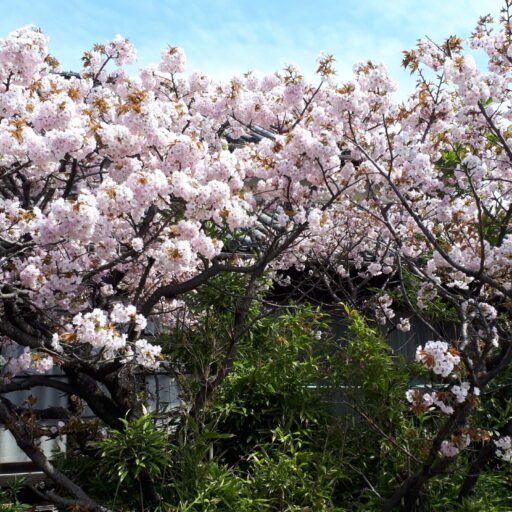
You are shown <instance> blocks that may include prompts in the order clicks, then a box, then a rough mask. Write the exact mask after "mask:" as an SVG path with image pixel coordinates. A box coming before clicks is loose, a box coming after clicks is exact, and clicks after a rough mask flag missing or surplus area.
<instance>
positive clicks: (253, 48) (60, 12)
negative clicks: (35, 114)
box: [0, 0, 501, 92]
mask: <svg viewBox="0 0 512 512" xmlns="http://www.w3.org/2000/svg"><path fill="white" fill-rule="evenodd" d="M4 2H5V0H4ZM5 4H6V2H5ZM500 7H501V2H500V1H499V0H387V1H386V0H338V1H334V0H308V1H302V0H295V1H292V0H259V1H258V0H250V1H248V0H238V1H237V0H229V1H224V0H188V1H187V0H179V1H177V0H167V1H164V2H160V1H156V0H137V1H134V0H124V1H122V0H103V1H98V0H87V1H86V0H65V1H63V0H16V1H15V2H11V3H10V4H9V9H7V8H6V5H4V8H3V9H2V11H3V12H2V16H1V19H0V37H5V36H6V35H7V34H8V33H9V32H10V31H12V30H14V29H16V28H18V27H19V26H22V25H26V24H29V23H33V24H35V25H37V26H38V27H40V28H42V29H43V31H44V32H45V33H47V34H48V35H49V36H50V38H51V40H50V51H51V53H52V54H53V55H54V56H55V57H57V59H58V60H60V62H61V63H62V64H63V66H64V68H65V69H72V70H77V69H79V68H80V56H81V54H82V52H83V51H84V50H86V49H88V48H90V47H91V45H92V44H93V43H96V42H103V41H105V40H107V39H111V38H113V37H114V36H115V35H116V34H122V35H123V36H125V37H127V38H128V39H130V41H132V42H133V43H134V44H135V46H136V47H137V50H138V53H139V64H140V65H141V66H144V65H147V64H149V63H151V62H157V61H158V59H159V50H160V48H164V47H166V46H167V44H172V45H173V46H182V47H183V48H184V49H185V51H186V53H187V58H188V63H189V64H188V69H189V70H190V71H193V70H201V71H203V72H205V73H208V74H209V75H212V76H214V77H217V78H229V77H231V76H232V75H235V74H240V73H244V72H246V71H248V70H259V71H261V72H264V73H265V72H272V71H276V70H278V69H281V68H282V67H284V66H285V65H287V64H297V65H299V67H300V68H301V69H302V70H303V71H304V72H305V73H306V74H307V75H309V74H312V72H313V70H314V68H315V57H316V55H317V54H318V52H319V51H320V50H324V51H325V52H327V53H332V54H334V56H335V57H336V68H337V70H338V75H339V77H340V81H344V80H345V79H348V78H349V77H350V71H351V68H352V65H353V64H354V63H355V62H357V61H360V60H367V59H369V58H371V59H372V60H374V61H376V62H383V63H385V64H386V66H387V67H388V68H389V70H390V73H391V75H392V77H393V78H394V79H395V80H396V81H397V82H399V84H400V85H401V87H402V88H404V89H408V88H409V87H410V84H411V81H410V79H409V78H408V75H407V73H406V72H405V71H403V70H401V68H400V61H401V58H402V54H401V52H402V50H406V49H410V48H412V47H413V46H414V43H415V41H416V40H417V39H418V38H420V37H423V36H424V35H429V36H430V37H431V38H433V39H435V40H440V39H442V38H443V37H446V36H448V35H452V34H457V35H462V36H465V35H468V34H469V32H470V31H471V30H472V29H473V27H474V25H475V23H476V21H477V19H478V17H479V16H480V15H482V14H486V13H489V12H490V13H493V14H497V13H498V12H499V9H500ZM403 92H405V91H403Z"/></svg>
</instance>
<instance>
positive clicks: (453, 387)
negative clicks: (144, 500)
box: [0, 0, 512, 510]
mask: <svg viewBox="0 0 512 512" xmlns="http://www.w3.org/2000/svg"><path fill="white" fill-rule="evenodd" d="M509 8H510V4H509V2H508V0H507V2H506V7H505V10H504V14H503V20H502V24H501V28H498V29H495V28H493V27H494V26H493V21H492V20H491V19H490V18H489V17H484V18H482V19H481V20H480V22H479V24H478V27H477V29H476V31H475V33H474V34H473V35H472V36H471V37H470V38H469V41H468V43H469V45H470V47H472V48H479V49H483V50H484V52H485V53H486V54H487V56H488V61H489V66H488V69H487V70H486V71H484V72H483V71H480V70H479V69H478V68H477V66H476V64H475V61H474V59H473V57H472V56H471V55H470V54H468V53H466V52H465V51H464V49H463V47H462V41H461V40H459V39H458V38H456V37H451V38H449V39H448V40H447V41H446V42H445V43H444V44H440V45H437V44H435V43H434V42H432V41H430V40H428V39H425V40H421V41H420V42H419V43H418V46H417V47H416V48H415V49H414V50H412V51H410V52H406V54H405V58H404V65H405V66H406V67H408V68H409V69H411V71H412V72H414V73H416V74H417V76H418V82H417V87H416V89H415V91H414V92H413V93H412V94H411V95H410V97H409V98H408V99H407V100H406V101H404V102H400V101H397V100H396V99H395V97H394V93H395V91H396V87H395V85H394V83H393V82H392V81H391V80H390V79H389V77H388V76H387V74H386V71H385V69H384V67H383V66H381V65H376V64H374V63H372V62H367V63H361V64H357V65H356V66H355V68H354V78H353V80H351V81H348V82H346V83H341V84H340V83H338V81H337V80H336V78H335V71H334V68H333V61H334V59H333V58H332V57H331V56H327V55H320V57H319V58H318V66H319V67H318V78H317V81H316V83H315V84H311V83H310V82H308V80H306V79H305V78H304V77H303V76H301V75H300V72H299V70H298V69H297V68H295V67H292V66H290V67H288V68H287V69H286V70H284V71H283V72H281V73H276V74H271V75H264V76H260V75H258V74H256V73H247V74H245V75H241V76H235V77H234V78H233V79H232V80H231V81H229V82H216V81H214V80H211V79H209V78H208V77H206V76H203V75H202V74H200V73H193V74H190V75H188V76H186V75H184V74H183V73H184V70H185V54H184V52H183V50H182V49H180V48H174V47H169V48H167V49H164V50H162V54H161V61H160V64H159V65H158V66H152V67H147V68H143V69H141V70H140V72H139V74H138V75H137V76H128V75H127V73H126V72H125V70H124V69H123V66H124V65H126V64H132V63H133V62H135V59H136V54H135V49H134V48H133V47H132V46H131V44H130V43H129V42H128V41H127V40H125V39H124V38H122V37H120V36H117V37H116V38H115V39H114V40H113V41H112V42H106V43H105V44H102V45H96V46H95V47H94V48H93V49H92V50H91V51H89V52H87V53H85V54H84V57H83V63H84V67H83V69H82V70H81V72H80V73H79V74H73V73H62V72H61V70H60V68H59V65H58V62H57V61H56V60H55V59H53V58H52V57H50V56H49V54H48V51H47V48H46V43H47V38H46V36H45V35H44V34H42V33H41V32H40V31H38V30H36V29H34V28H33V27H24V28H21V29H19V30H17V31H15V32H13V33H11V34H10V35H9V36H8V37H7V38H6V39H5V40H2V41H1V42H0V62H1V66H0V83H1V92H0V118H1V120H0V195H1V204H0V225H1V233H0V235H1V238H0V258H1V267H0V268H1V272H2V286H1V290H0V292H1V295H0V299H1V303H2V309H1V315H2V318H1V323H0V334H1V336H2V338H1V340H2V353H3V358H2V361H1V362H2V366H1V376H2V382H1V384H0V393H1V395H0V420H1V421H2V422H3V423H4V424H5V425H6V426H7V427H8V428H9V430H10V431H11V433H12V434H13V436H14V437H15V439H16V441H17V443H18V444H19V446H20V447H21V448H22V449H23V450H24V451H25V452H26V453H27V455H28V456H29V457H30V458H31V459H32V460H33V461H34V463H35V464H36V465H37V466H38V467H40V468H41V469H42V470H43V471H44V472H45V473H46V474H47V475H48V476H49V477H50V478H51V479H52V480H53V481H54V482H55V483H56V484H57V485H58V486H59V487H60V488H61V489H62V490H64V492H65V493H66V495H67V496H68V497H63V496H59V495H57V494H55V493H50V494H48V497H49V498H51V499H52V500H53V501H55V502H56V503H60V504H63V505H66V506H71V505H80V506H82V507H84V508H86V509H90V510H104V507H102V506H101V505H100V504H97V503H95V502H94V501H93V500H92V499H91V498H90V497H89V496H87V495H86V494H85V493H84V491H83V490H82V489H81V488H80V487H79V486H78V485H77V483H76V482H72V481H71V480H70V479H69V478H68V477H66V475H65V474H64V473H62V472H61V471H59V470H58V469H56V468H55V467H54V466H53V465H52V463H51V461H50V460H48V458H47V457H45V455H44V454H43V453H42V451H41V450H39V449H38V439H39V438H40V437H41V436H42V435H45V434H46V433H47V432H46V430H45V428H43V427H42V426H41V423H40V420H42V419H54V420H60V421H62V422H64V425H65V424H66V422H67V421H68V420H69V419H70V417H71V411H70V410H68V409H62V408H55V407H53V408H50V409H37V408H36V406H34V405H33V404H32V405H31V404H25V405H23V406H20V405H19V404H15V403H13V402H12V401H11V400H9V398H8V397H7V396H6V394H7V393H9V392H12V391H16V390H26V389H31V388H33V387H35V386H46V387H50V388H54V389H57V390H60V391H62V392H63V393H65V394H67V395H68V396H72V397H73V398H74V399H75V400H81V401H83V402H84V403H85V404H87V405H88V406H89V407H90V408H91V410H92V411H93V412H94V414H95V415H96V416H97V417H98V418H99V419H100V420H101V421H102V422H104V423H105V424H106V425H107V426H109V427H112V428H118V429H119V428H122V427H123V425H122V423H121V422H120V420H119V418H124V417H126V416H127V415H135V416H136V415H137V414H140V413H141V398H140V397H141V394H143V393H144V391H145V380H144V376H145V375H146V374H147V373H149V372H151V371H154V370H155V369H156V368H157V367H159V366H160V367H161V368H162V370H163V371H166V370H168V369H169V364H170V362H169V361H168V360H166V358H165V357H164V356H162V354H161V347H160V346H159V345H158V343H157V341H156V339H155V336H154V333H155V332H163V331H166V330H167V331H168V332H171V335H172V326H173V325H174V324H175V322H176V319H177V317H178V315H182V313H183V311H186V310H187V302H186V297H187V294H188V293H190V292H193V291H194V290H198V289H199V288H201V287H202V286H204V285H205V284H207V283H208V282H209V281H211V280H212V279H213V278H215V277H216V276H218V275H221V274H230V273H233V274H239V275H241V276H243V278H244V287H245V288H244V292H243V293H242V294H241V295H240V297H239V299H238V301H237V308H236V313H235V315H234V317H233V323H232V325H230V326H229V328H228V332H229V336H228V339H227V340H226V343H225V346H224V347H223V357H222V363H221V364H220V365H219V367H218V368H217V370H216V374H215V375H214V377H213V378H212V379H211V380H210V381H208V382H205V383H204V384H203V385H202V386H201V389H200V390H199V391H198V394H197V397H196V398H195V400H194V403H193V411H198V410H201V409H202V408H203V407H204V405H205V404H206V403H207V401H208V400H209V399H210V398H211V397H212V395H213V394H214V393H215V390H216V389H218V387H219V386H220V385H221V384H222V382H223V380H224V378H225V377H226V375H227V374H228V373H229V371H230V369H231V366H232V364H233V362H234V361H235V359H236V356H237V347H238V344H239V342H240V339H241V337H242V336H243V335H244V332H245V331H246V329H247V328H248V327H247V319H248V314H249V310H250V307H251V303H252V301H253V300H254V299H255V297H256V295H257V294H258V293H259V291H260V289H261V287H262V286H264V282H265V280H264V279H263V277H264V276H268V275H270V276H272V275H275V274H276V273H279V271H283V270H286V269H289V268H291V267H295V268H297V269H303V268H305V267H306V266H307V268H308V269H309V271H310V273H311V276H312V279H314V280H315V281H314V282H315V283H316V284H317V286H319V287H322V288H324V289H325V290H326V291H327V293H329V294H330V296H331V297H332V298H333V299H334V300H335V301H344V302H351V303H352V304H358V297H359V295H358V294H359V292H360V291H361V290H363V289H364V288H365V287H366V286H368V284H369V283H370V281H371V280H373V279H375V278H379V279H381V281H382V282H383V283H384V284H383V285H382V288H383V293H382V294H380V295H379V296H378V297H376V298H375V299H374V300H373V302H372V301H370V302H367V304H366V307H367V308H368V309H369V307H370V306H371V308H372V310H373V312H374V315H375V317H376V320H377V321H378V322H381V323H383V324H384V323H389V322H391V323H394V324H396V327H397V328H399V329H401V330H404V331H406V330H408V329H409V328H410V320H411V319H412V317H417V318H419V319H420V320H421V321H423V322H424V323H425V324H426V325H427V326H428V328H429V329H430V330H431V332H432V333H433V339H432V340H431V341H430V342H428V343H426V344H425V345H424V346H422V347H419V348H418V352H417V360H418V362H420V363H422V364H423V365H424V366H426V367H427V368H428V369H430V370H431V371H432V372H433V374H435V375H436V376H437V379H438V383H439V386H440V387H439V388H438V389H436V390H432V391H430V392H424V391H420V390H415V389H412V390H411V391H410V392H409V393H408V394H407V396H406V397H404V400H408V401H409V402H410V404H411V408H412V410H413V412H421V411H425V410H430V411H431V412H432V414H436V415H439V418H440V423H439V425H440V427H439V430H438V432H437V433H436V435H435V437H434V438H433V439H431V440H429V446H428V449H427V451H426V455H424V456H423V458H421V459H419V458H418V457H417V456H415V455H413V454H411V468H412V469H411V472H410V475H409V476H408V477H407V478H405V479H404V481H403V482H402V483H401V484H400V485H399V486H398V488H397V490H396V492H395V493H394V494H393V495H392V496H389V497H386V498H385V500H384V503H383V506H384V508H385V509H386V510H391V509H392V508H393V507H396V506H403V507H404V509H405V510H410V509H411V507H412V506H413V505H414V503H415V502H416V500H417V498H418V496H419V494H420V492H421V490H422V487H423V485H424V484H425V483H426V482H427V481H428V480H429V479H431V478H433V477H435V476H436V475H438V474H441V473H443V472H446V471H448V470H449V468H450V465H451V464H452V463H453V461H454V460H455V459H456V458H457V456H458V454H459V453H460V451H462V450H465V449H469V448H471V449H473V450H475V456H474V462H473V465H472V467H471V468H469V472H468V478H467V480H466V482H465V484H464V488H463V489H461V496H463V495H466V494H467V493H469V492H470V491H471V489H472V488H473V486H474V483H475V481H476V478H478V473H479V471H481V469H482V468H483V467H484V466H485V464H486V463H487V462H488V461H489V460H491V458H492V457H494V456H499V457H502V458H503V459H505V460H510V457H511V448H510V446H511V441H510V439H511V437H510V436H512V422H510V421H509V422H508V423H506V424H503V425H496V426H495V428H494V430H495V431H499V432H500V435H498V436H496V435H493V434H490V433H489V431H488V429H486V428H483V427H482V426H480V425H477V424H475V423H474V421H473V417H474V412H475V410H476V408H477V406H478V405H479V404H481V403H483V404H485V394H486V390H487V389H488V387H489V386H490V384H491V383H492V381H493V380H494V379H495V378H496V377H497V376H498V375H499V374H500V373H501V372H503V371H504V370H505V369H506V368H507V367H508V366H509V364H510V361H511V360H512V338H511V336H510V321H509V315H508V312H509V308H510V303H511V302H510V299H511V298H512V289H511V287H510V282H511V277H512V276H511V271H510V257H511V254H512V238H511V236H510V232H509V224H510V220H511V217H512V204H511V200H510V198H511V196H510V183H511V182H512V177H511V176H510V169H511V164H512V148H511V147H510V144H509V139H510V135H511V133H510V128H509V126H510V119H511V117H512V116H511V114H510V97H509V96H510V94H511V93H510V91H509V87H508V83H509V81H510V80H509V79H510V73H511V64H512V58H511V55H512V33H511V31H510V16H509V11H508V10H509ZM411 283H412V284H411ZM397 295H400V297H401V299H400V300H401V301H402V303H404V304H405V305H406V309H407V310H408V314H407V315H406V316H402V317H400V316H397V312H396V311H395V308H394V305H395V304H394V301H395V302H396V296H397ZM434 303H435V304H437V305H438V307H442V308H444V309H446V310H449V311H450V312H452V313H453V315H454V317H455V318H456V322H455V324H456V325H455V327H454V328H453V329H452V332H451V333H450V334H446V333H444V332H439V329H438V328H437V326H436V325H435V324H434V323H433V322H431V321H430V319H429V315H428V310H429V307H430V305H432V304H434ZM359 304H360V302H359ZM360 305H361V304H360ZM361 307H365V305H364V304H362V305H361ZM54 368H57V369H58V371H60V372H62V373H63V374H64V375H65V376H66V377H67V379H66V381H63V380H60V379H58V378H56V377H55V376H54V375H52V373H51V370H52V369H54ZM36 405H37V404H36ZM63 428H65V427H63ZM400 442H401V440H397V443H400ZM145 484H146V490H147V493H148V495H151V493H152V492H154V489H153V490H151V485H150V482H145Z"/></svg>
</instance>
